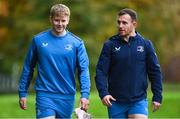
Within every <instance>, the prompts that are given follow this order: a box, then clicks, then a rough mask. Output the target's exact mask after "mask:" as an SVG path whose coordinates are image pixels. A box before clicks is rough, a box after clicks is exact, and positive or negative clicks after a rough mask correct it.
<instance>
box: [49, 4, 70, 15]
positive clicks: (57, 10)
mask: <svg viewBox="0 0 180 119" xmlns="http://www.w3.org/2000/svg"><path fill="white" fill-rule="evenodd" d="M61 15H65V16H68V17H69V16H70V10H69V8H68V7H67V6H66V5H64V4H55V5H53V6H52V7H51V10H50V17H54V16H61Z"/></svg>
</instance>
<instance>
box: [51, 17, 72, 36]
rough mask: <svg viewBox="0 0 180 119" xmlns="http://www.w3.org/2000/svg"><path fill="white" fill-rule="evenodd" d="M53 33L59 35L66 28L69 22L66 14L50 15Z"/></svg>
mask: <svg viewBox="0 0 180 119" xmlns="http://www.w3.org/2000/svg"><path fill="white" fill-rule="evenodd" d="M50 22H51V25H52V29H53V33H54V34H55V35H61V34H62V33H63V32H64V30H65V29H66V27H67V25H68V23H69V17H68V16H66V15H55V16H53V17H50Z"/></svg>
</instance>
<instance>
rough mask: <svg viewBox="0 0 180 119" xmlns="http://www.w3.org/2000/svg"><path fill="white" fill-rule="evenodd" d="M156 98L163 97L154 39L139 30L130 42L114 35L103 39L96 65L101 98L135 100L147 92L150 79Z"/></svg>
mask: <svg viewBox="0 0 180 119" xmlns="http://www.w3.org/2000/svg"><path fill="white" fill-rule="evenodd" d="M148 78H149V80H150V82H151V89H152V92H153V99H152V100H153V101H157V102H160V103H161V101H162V74H161V69H160V65H159V63H158V59H157V56H156V53H155V50H154V48H153V45H152V43H151V41H149V40H145V39H144V38H143V37H142V36H141V35H139V34H138V33H137V34H136V36H135V37H130V38H129V42H126V41H124V40H123V39H122V38H121V36H120V35H119V34H118V35H115V36H112V37H111V38H109V40H107V41H106V42H105V43H104V46H103V49H102V51H101V54H100V57H99V61H98V64H97V67H96V77H95V81H96V87H97V89H98V92H99V96H100V98H101V99H102V98H103V97H104V96H106V95H109V94H110V95H112V96H113V97H114V98H115V99H116V100H117V101H119V102H135V101H139V100H142V99H145V98H146V96H147V92H146V90H147V87H148V80H147V79H148Z"/></svg>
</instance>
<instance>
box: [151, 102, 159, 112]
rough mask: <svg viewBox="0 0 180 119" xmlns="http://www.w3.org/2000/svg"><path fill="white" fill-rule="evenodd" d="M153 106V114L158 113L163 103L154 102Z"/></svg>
mask: <svg viewBox="0 0 180 119" xmlns="http://www.w3.org/2000/svg"><path fill="white" fill-rule="evenodd" d="M152 106H153V112H155V111H157V110H158V109H159V108H160V106H161V103H159V102H156V101H153V102H152Z"/></svg>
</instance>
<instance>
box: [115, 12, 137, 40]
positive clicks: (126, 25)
mask: <svg viewBox="0 0 180 119" xmlns="http://www.w3.org/2000/svg"><path fill="white" fill-rule="evenodd" d="M117 24H118V31H119V34H120V35H121V36H122V37H129V36H131V35H133V34H134V33H135V28H136V24H137V23H136V21H135V20H132V18H131V16H130V15H129V14H124V15H121V16H118V19H117Z"/></svg>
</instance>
